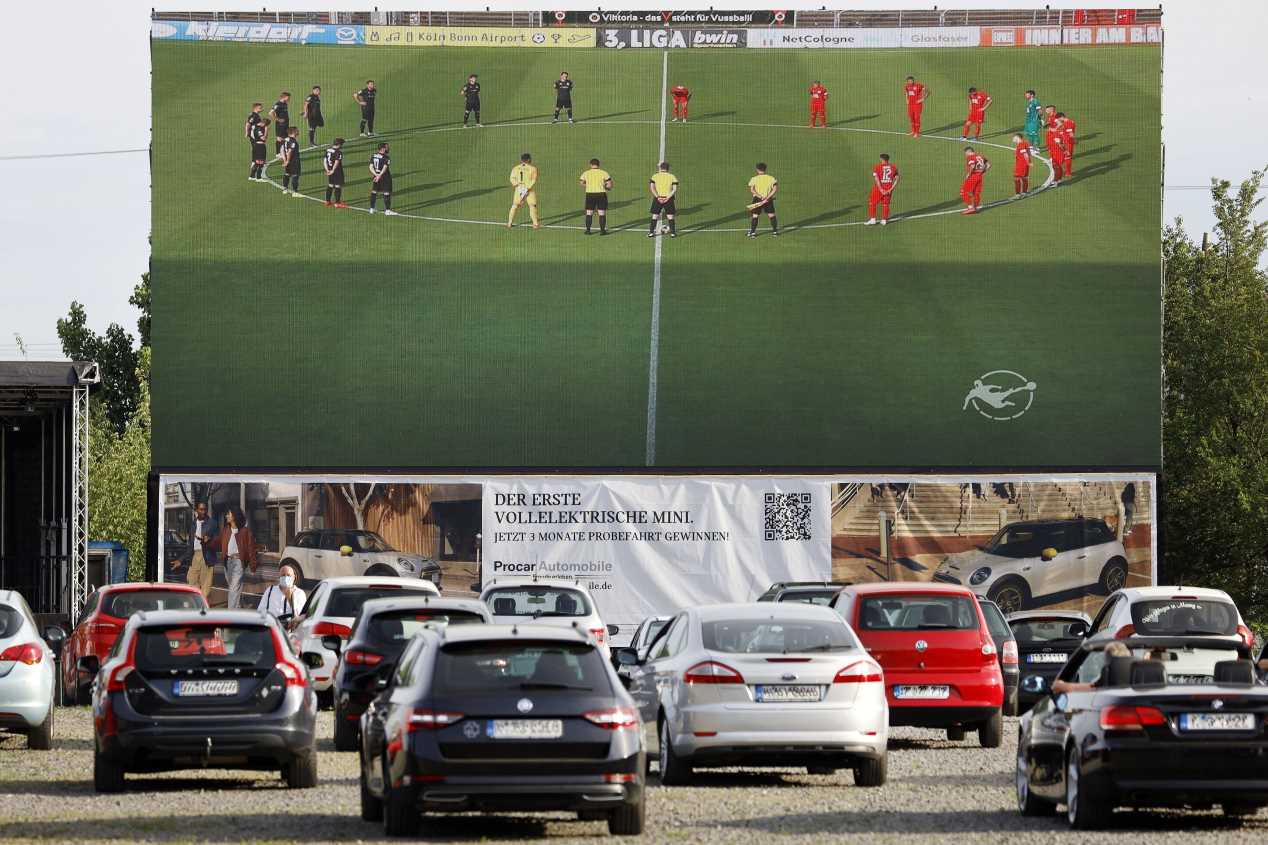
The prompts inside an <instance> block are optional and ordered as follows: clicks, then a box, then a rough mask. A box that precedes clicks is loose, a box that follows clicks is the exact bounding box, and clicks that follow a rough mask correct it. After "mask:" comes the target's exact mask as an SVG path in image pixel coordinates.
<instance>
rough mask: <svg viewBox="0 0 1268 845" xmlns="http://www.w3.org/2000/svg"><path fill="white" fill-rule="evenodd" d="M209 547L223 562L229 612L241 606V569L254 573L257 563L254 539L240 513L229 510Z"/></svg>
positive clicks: (235, 509) (235, 510) (233, 509)
mask: <svg viewBox="0 0 1268 845" xmlns="http://www.w3.org/2000/svg"><path fill="white" fill-rule="evenodd" d="M211 547H212V549H213V550H214V551H215V552H216V554H217V555H219V556H220V558H221V559H222V560H224V562H225V582H226V583H227V584H228V587H229V598H228V602H227V606H228V607H229V609H230V610H234V609H237V608H238V607H241V605H242V578H243V576H244V575H245V572H244V571H243V567H244V566H247V567H250V569H251V571H252V572H255V568H256V566H258V565H259V564H258V561H257V559H256V555H255V538H254V537H252V536H251V529H250V527H249V526H247V525H246V523H245V521H244V520H243V518H242V512H241V511H240V510H238V509H237V508H230V509H229V511H228V512H227V513H226V514H225V524H224V526H223V527H222V528H221V529H220V533H219V534H217V535H216V536H215V539H213V540H212V541H211Z"/></svg>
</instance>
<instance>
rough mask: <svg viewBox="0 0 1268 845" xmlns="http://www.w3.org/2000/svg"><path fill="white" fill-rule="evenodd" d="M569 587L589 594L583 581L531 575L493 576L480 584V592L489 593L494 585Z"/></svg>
mask: <svg viewBox="0 0 1268 845" xmlns="http://www.w3.org/2000/svg"><path fill="white" fill-rule="evenodd" d="M533 586H537V587H567V588H568V589H570V590H580V591H581V592H583V593H587V594H589V592H590V590H589V588H588V587H586V585H585V583H584V582H583V581H579V580H577V581H574V580H569V579H567V578H535V577H533V576H531V575H525V576H512V577H509V578H507V577H502V576H499V577H497V578H493V579H491V580H489V581H485V582H484V583H483V584H481V585H480V592H481V593H487V592H488V591H489V590H492V589H493V588H494V587H533Z"/></svg>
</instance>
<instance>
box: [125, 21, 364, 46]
mask: <svg viewBox="0 0 1268 845" xmlns="http://www.w3.org/2000/svg"><path fill="white" fill-rule="evenodd" d="M150 37H151V38H156V39H161V40H176V41H241V42H246V43H251V44H341V45H356V44H364V43H365V34H364V28H363V27H360V26H353V25H339V26H336V25H333V24H307V23H302V24H301V23H263V22H256V21H153V22H151V24H150Z"/></svg>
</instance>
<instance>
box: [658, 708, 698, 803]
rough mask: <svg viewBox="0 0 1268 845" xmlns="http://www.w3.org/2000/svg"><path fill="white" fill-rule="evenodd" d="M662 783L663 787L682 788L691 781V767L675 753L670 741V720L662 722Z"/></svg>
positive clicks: (660, 757)
mask: <svg viewBox="0 0 1268 845" xmlns="http://www.w3.org/2000/svg"><path fill="white" fill-rule="evenodd" d="M658 761H659V763H660V783H661V785H662V786H681V785H682V784H684V783H686V782H687V781H689V780H690V779H691V766H689V765H687V764H686V763H684V762H683V761H682V760H680V759H679V758H678V755H677V754H675V753H674V746H673V743H672V742H670V740H669V720H668V719H661V721H660V753H659V755H658Z"/></svg>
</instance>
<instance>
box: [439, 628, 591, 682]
mask: <svg viewBox="0 0 1268 845" xmlns="http://www.w3.org/2000/svg"><path fill="white" fill-rule="evenodd" d="M608 671H609V669H608V665H607V663H606V661H604V659H603V656H602V655H601V654H600V653H599V651H598V649H596V648H595V647H594V646H593V645H591V644H589V643H564V642H552V641H549V640H545V641H535V640H515V641H510V642H506V641H496V642H489V641H483V642H469V643H450V644H448V645H445V646H444V647H442V648H441V649H440V653H439V654H438V655H437V656H436V669H435V672H434V673H433V674H432V690H433V691H434V692H437V693H443V694H446V695H449V694H453V695H461V694H471V693H480V694H487V693H498V692H511V693H513V692H519V691H523V690H546V691H549V690H583V691H591V690H595V691H599V692H609V691H610V690H611V687H610V686H609V684H608V679H607V673H608Z"/></svg>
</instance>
